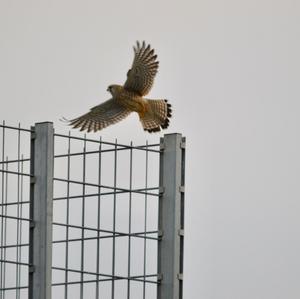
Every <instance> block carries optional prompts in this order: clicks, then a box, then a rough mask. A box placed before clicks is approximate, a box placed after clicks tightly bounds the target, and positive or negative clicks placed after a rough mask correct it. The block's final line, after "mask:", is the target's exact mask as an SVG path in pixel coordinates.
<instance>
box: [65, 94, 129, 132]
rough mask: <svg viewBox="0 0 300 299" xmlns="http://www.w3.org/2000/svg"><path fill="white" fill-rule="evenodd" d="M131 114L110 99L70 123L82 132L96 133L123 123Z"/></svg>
mask: <svg viewBox="0 0 300 299" xmlns="http://www.w3.org/2000/svg"><path fill="white" fill-rule="evenodd" d="M130 113H131V111H130V110H128V109H127V108H125V107H123V106H122V105H120V104H119V103H118V102H117V101H116V100H115V99H110V100H108V101H106V102H104V103H102V104H100V105H98V106H95V107H93V108H92V109H91V110H90V112H88V113H86V114H84V115H82V116H79V117H77V118H75V119H72V120H70V121H68V122H69V125H71V126H72V127H73V128H80V131H84V130H87V131H88V132H91V131H94V132H96V131H100V130H102V129H103V128H105V127H107V126H110V125H112V124H115V123H117V122H119V121H121V120H122V119H124V118H126V117H127V116H128V115H129V114H130Z"/></svg>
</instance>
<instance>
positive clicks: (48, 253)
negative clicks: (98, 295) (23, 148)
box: [29, 122, 54, 299]
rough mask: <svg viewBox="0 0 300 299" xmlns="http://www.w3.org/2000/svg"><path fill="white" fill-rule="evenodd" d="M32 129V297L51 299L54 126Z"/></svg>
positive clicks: (30, 272) (46, 124)
mask: <svg viewBox="0 0 300 299" xmlns="http://www.w3.org/2000/svg"><path fill="white" fill-rule="evenodd" d="M32 129H33V132H32V134H31V165H30V168H31V169H30V171H31V174H32V175H33V177H32V178H31V185H30V219H31V222H30V231H29V243H30V245H29V263H30V265H31V266H30V268H29V299H51V271H52V269H51V267H52V199H53V164H54V143H53V133H54V130H53V124H52V123H49V122H45V123H37V124H35V126H34V127H33V128H32Z"/></svg>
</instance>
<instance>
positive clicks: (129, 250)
mask: <svg viewBox="0 0 300 299" xmlns="http://www.w3.org/2000/svg"><path fill="white" fill-rule="evenodd" d="M129 163H130V166H129V223H128V274H127V276H128V280H127V299H130V276H131V236H130V234H131V224H132V223H131V214H132V192H131V190H132V141H131V143H130V158H129Z"/></svg>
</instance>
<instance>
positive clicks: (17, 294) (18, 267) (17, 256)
mask: <svg viewBox="0 0 300 299" xmlns="http://www.w3.org/2000/svg"><path fill="white" fill-rule="evenodd" d="M20 132H21V131H20V123H19V129H18V140H17V143H18V145H17V151H18V153H17V156H18V158H17V160H18V162H17V173H18V175H17V186H18V187H17V218H18V219H17V248H16V249H17V250H16V261H17V264H16V287H17V289H16V299H19V297H20V289H18V287H19V285H18V282H19V270H20V264H18V262H19V261H20V257H19V254H20V253H19V250H20V247H19V237H20V219H19V218H20V206H21V204H20Z"/></svg>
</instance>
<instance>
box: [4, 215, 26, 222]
mask: <svg viewBox="0 0 300 299" xmlns="http://www.w3.org/2000/svg"><path fill="white" fill-rule="evenodd" d="M0 217H2V218H8V219H15V220H21V221H31V219H29V218H22V217H15V216H8V215H0Z"/></svg>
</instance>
